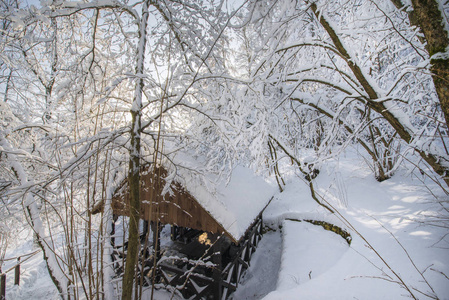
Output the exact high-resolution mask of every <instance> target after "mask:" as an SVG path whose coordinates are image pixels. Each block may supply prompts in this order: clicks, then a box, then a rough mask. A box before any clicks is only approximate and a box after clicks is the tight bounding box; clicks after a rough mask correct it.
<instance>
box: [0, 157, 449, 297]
mask: <svg viewBox="0 0 449 300" xmlns="http://www.w3.org/2000/svg"><path fill="white" fill-rule="evenodd" d="M286 179H287V185H286V187H285V191H284V192H283V193H278V194H277V195H276V196H275V198H274V199H273V201H272V203H271V204H270V206H269V207H268V208H267V210H266V211H265V214H264V219H265V222H266V224H267V226H268V227H269V228H271V230H268V231H267V233H266V234H265V235H264V237H263V239H262V240H261V242H260V244H259V247H258V249H257V251H256V253H255V254H254V256H253V258H252V261H251V266H250V268H249V269H248V270H247V272H246V274H245V275H244V277H243V278H242V281H241V283H240V285H239V288H238V289H237V291H236V292H235V294H234V295H233V299H234V300H239V299H265V300H272V299H402V298H410V292H409V291H408V290H410V291H411V293H413V295H414V297H416V298H417V299H430V297H428V296H432V295H436V296H437V297H438V298H439V299H449V279H448V277H447V276H448V275H449V255H448V254H449V251H448V249H449V243H448V237H447V236H446V235H448V233H449V231H448V228H447V226H448V224H449V222H448V221H447V219H448V218H449V215H448V213H447V211H445V210H444V209H443V207H442V206H441V205H440V204H438V203H437V201H436V199H437V198H438V199H439V200H440V201H441V200H444V201H446V202H447V201H448V198H447V196H444V193H443V192H442V190H441V189H440V188H439V187H438V186H437V185H436V184H435V183H433V182H432V181H430V180H426V181H425V184H424V183H423V182H422V181H421V180H419V179H418V178H417V177H416V176H415V175H411V173H409V172H408V171H407V170H406V169H405V168H402V169H399V170H398V172H397V173H396V175H395V176H394V177H393V178H391V179H390V180H387V181H384V182H381V183H379V182H377V181H376V180H375V179H374V177H373V175H372V173H371V172H370V170H369V168H368V167H367V166H366V165H365V164H364V163H363V160H362V159H361V158H358V157H356V155H355V153H351V152H350V151H349V152H347V153H346V155H342V156H340V157H339V158H338V159H335V160H334V161H330V162H329V163H328V164H327V165H326V166H324V167H322V169H321V172H320V174H319V176H318V177H317V178H316V180H315V181H314V184H315V188H316V191H317V193H318V195H320V196H322V197H324V198H325V199H326V200H327V201H329V203H330V204H332V206H333V207H335V208H336V209H337V210H338V211H339V213H340V214H341V216H340V217H335V216H333V215H330V214H329V213H327V212H326V211H325V210H324V209H323V208H322V207H320V206H319V205H318V204H317V203H316V202H315V201H314V200H313V199H312V198H311V196H310V190H309V188H308V186H307V185H306V184H305V183H304V181H303V180H301V178H300V176H295V175H294V174H291V176H290V178H286ZM343 218H344V219H343ZM305 219H307V220H319V221H326V222H328V223H332V224H335V225H338V226H340V227H341V228H343V229H345V230H347V231H348V232H349V233H350V234H351V236H352V242H351V244H350V246H349V245H348V243H347V242H346V240H344V239H343V238H342V237H341V236H340V235H337V234H335V233H334V232H331V231H327V230H324V229H323V228H322V227H321V226H317V225H313V224H311V223H308V222H304V221H302V220H305ZM435 220H437V221H435ZM445 220H446V221H445ZM354 229H355V230H354ZM31 251H33V246H32V242H31V241H27V242H25V243H24V244H22V245H21V246H20V247H18V248H16V249H9V251H8V252H7V255H6V256H7V257H14V256H17V255H19V254H22V253H27V252H31ZM7 268H8V266H7V265H3V270H6V269H7ZM12 274H13V273H10V274H8V285H7V299H56V298H57V294H56V290H55V288H54V286H53V285H52V283H51V280H50V278H49V276H48V273H47V272H46V270H45V263H44V262H43V260H42V255H41V254H38V255H35V256H34V257H33V258H31V259H30V260H28V261H27V262H25V263H24V264H23V266H22V278H23V281H22V283H21V285H20V286H15V287H13V285H12V283H13V276H12ZM401 281H402V282H401ZM407 289H408V290H407ZM164 297H165V294H164V293H162V292H160V291H159V292H158V296H157V297H156V299H165V298H164ZM167 299H169V297H168V298H167Z"/></svg>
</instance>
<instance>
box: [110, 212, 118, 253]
mask: <svg viewBox="0 0 449 300" xmlns="http://www.w3.org/2000/svg"><path fill="white" fill-rule="evenodd" d="M117 219H118V215H116V214H112V222H111V245H112V248H114V247H115V222H116V221H117Z"/></svg>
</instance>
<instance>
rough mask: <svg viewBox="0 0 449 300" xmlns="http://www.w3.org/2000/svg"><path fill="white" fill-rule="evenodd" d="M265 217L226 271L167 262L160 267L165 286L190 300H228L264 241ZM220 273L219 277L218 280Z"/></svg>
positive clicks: (186, 262)
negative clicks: (176, 290)
mask: <svg viewBox="0 0 449 300" xmlns="http://www.w3.org/2000/svg"><path fill="white" fill-rule="evenodd" d="M262 226H263V224H262V217H261V215H260V216H259V217H258V218H257V220H256V222H255V224H254V225H253V226H252V228H251V230H250V231H249V232H248V233H247V235H246V237H245V240H244V241H243V242H242V244H241V245H240V247H239V250H238V252H237V254H236V255H235V256H234V258H233V260H232V261H231V262H229V263H228V264H227V265H226V266H225V267H224V268H223V269H221V268H219V266H217V265H215V264H211V263H209V264H207V263H206V264H205V263H200V262H198V261H193V260H188V259H180V258H175V257H172V258H167V259H164V260H163V261H162V262H161V263H159V265H158V269H159V270H160V274H161V276H162V279H163V283H164V284H165V285H170V286H172V287H174V288H176V289H178V290H179V291H180V292H181V293H182V294H183V296H184V297H185V298H188V299H198V300H199V299H206V298H207V299H211V298H212V299H216V300H225V299H227V298H228V297H229V296H230V295H231V294H232V293H233V292H234V291H235V290H236V289H237V287H238V283H239V281H240V278H241V276H242V274H243V272H244V271H245V270H246V269H247V268H248V267H249V264H250V259H251V256H252V255H253V253H254V252H255V251H256V247H257V244H258V243H259V241H260V239H261V238H262V237H261V235H262ZM217 273H218V276H217Z"/></svg>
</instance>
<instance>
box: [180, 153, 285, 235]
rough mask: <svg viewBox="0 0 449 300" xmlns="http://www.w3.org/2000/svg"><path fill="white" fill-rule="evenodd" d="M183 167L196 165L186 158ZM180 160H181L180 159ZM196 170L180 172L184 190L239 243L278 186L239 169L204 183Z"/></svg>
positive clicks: (250, 171)
mask: <svg viewBox="0 0 449 300" xmlns="http://www.w3.org/2000/svg"><path fill="white" fill-rule="evenodd" d="M182 158H183V159H182V161H183V165H186V162H187V165H192V162H193V161H192V158H191V157H189V158H187V157H186V156H185V155H182ZM178 159H179V157H178ZM192 169H194V168H186V169H182V170H180V169H178V170H177V173H178V175H179V176H180V177H181V178H182V184H183V186H184V188H185V189H186V190H187V191H188V192H189V193H190V194H191V195H192V196H193V197H194V198H195V199H196V200H197V201H198V203H199V204H200V205H201V206H202V207H203V208H204V209H205V210H206V211H208V212H209V214H210V215H211V216H212V217H213V218H214V219H215V220H216V221H217V222H218V223H220V224H221V225H222V226H223V228H224V229H225V230H226V231H227V232H228V233H229V234H230V235H231V236H232V237H233V238H234V239H235V240H236V241H238V240H240V238H241V237H242V236H243V235H244V234H245V232H246V230H247V229H248V228H249V226H250V225H251V224H252V223H253V221H254V220H255V219H256V217H257V216H258V215H259V213H260V212H261V211H262V210H263V209H264V208H265V206H266V205H267V204H268V203H269V201H270V199H271V198H272V196H273V195H274V194H275V193H276V192H277V188H276V186H275V185H274V184H272V183H270V182H268V181H266V180H265V179H264V178H262V177H260V176H257V175H256V174H255V173H254V171H252V170H251V169H249V168H246V167H243V166H236V167H235V168H234V169H233V170H232V174H231V175H230V178H229V180H227V178H223V177H218V176H216V175H211V176H208V178H206V180H207V183H209V184H207V186H206V182H205V181H204V180H202V181H201V180H198V178H195V176H192V171H191V170H192Z"/></svg>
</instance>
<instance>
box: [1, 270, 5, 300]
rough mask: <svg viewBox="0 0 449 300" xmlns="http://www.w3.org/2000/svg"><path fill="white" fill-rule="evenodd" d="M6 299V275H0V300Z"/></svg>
mask: <svg viewBox="0 0 449 300" xmlns="http://www.w3.org/2000/svg"><path fill="white" fill-rule="evenodd" d="M5 299H6V274H0V300H5Z"/></svg>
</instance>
